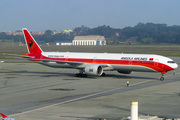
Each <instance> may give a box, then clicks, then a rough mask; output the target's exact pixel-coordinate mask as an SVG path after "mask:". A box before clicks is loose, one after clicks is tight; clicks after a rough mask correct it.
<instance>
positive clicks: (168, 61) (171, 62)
mask: <svg viewBox="0 0 180 120" xmlns="http://www.w3.org/2000/svg"><path fill="white" fill-rule="evenodd" d="M167 63H175V62H174V61H167Z"/></svg>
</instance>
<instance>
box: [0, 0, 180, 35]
mask: <svg viewBox="0 0 180 120" xmlns="http://www.w3.org/2000/svg"><path fill="white" fill-rule="evenodd" d="M179 5H180V0H1V1H0V32H2V31H15V30H21V29H22V28H27V29H28V30H35V31H45V30H69V29H71V30H72V29H74V28H75V27H81V26H82V25H84V26H87V27H89V28H94V27H98V26H102V25H109V26H110V27H113V28H121V29H122V28H124V27H128V26H131V27H134V26H135V25H137V24H138V23H139V22H142V23H163V24H164V23H165V24H167V25H168V26H172V25H180V7H179Z"/></svg>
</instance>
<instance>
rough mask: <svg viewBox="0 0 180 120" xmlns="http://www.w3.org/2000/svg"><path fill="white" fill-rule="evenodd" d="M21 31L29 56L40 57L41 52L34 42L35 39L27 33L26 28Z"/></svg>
mask: <svg viewBox="0 0 180 120" xmlns="http://www.w3.org/2000/svg"><path fill="white" fill-rule="evenodd" d="M22 31H23V33H24V38H25V41H26V45H27V49H28V52H29V54H31V55H40V54H41V53H42V50H41V48H40V47H39V45H38V44H37V42H36V41H35V39H34V38H33V37H32V35H31V34H30V33H29V31H28V30H27V29H26V28H23V29H22Z"/></svg>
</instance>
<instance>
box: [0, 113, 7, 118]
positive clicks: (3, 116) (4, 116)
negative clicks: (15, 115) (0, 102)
mask: <svg viewBox="0 0 180 120" xmlns="http://www.w3.org/2000/svg"><path fill="white" fill-rule="evenodd" d="M0 114H1V116H2V118H8V116H6V115H4V114H2V113H0Z"/></svg>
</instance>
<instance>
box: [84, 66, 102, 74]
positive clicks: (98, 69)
mask: <svg viewBox="0 0 180 120" xmlns="http://www.w3.org/2000/svg"><path fill="white" fill-rule="evenodd" d="M84 71H85V73H86V74H87V75H93V76H101V75H102V74H103V68H102V66H100V65H98V64H89V65H87V66H86V67H85V69H84Z"/></svg>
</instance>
